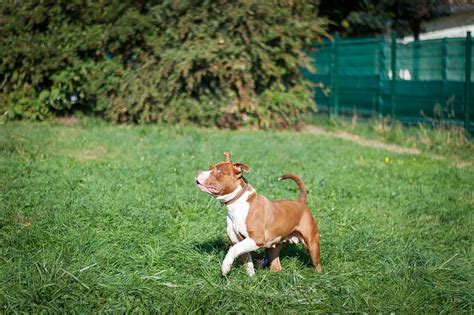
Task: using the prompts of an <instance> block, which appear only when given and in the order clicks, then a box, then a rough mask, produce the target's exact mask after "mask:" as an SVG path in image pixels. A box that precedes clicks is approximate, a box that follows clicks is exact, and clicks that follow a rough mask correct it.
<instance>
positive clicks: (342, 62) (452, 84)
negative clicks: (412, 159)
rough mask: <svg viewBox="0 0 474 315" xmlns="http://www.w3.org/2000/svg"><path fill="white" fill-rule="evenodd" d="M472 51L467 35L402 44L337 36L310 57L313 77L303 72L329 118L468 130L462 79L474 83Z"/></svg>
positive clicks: (470, 86) (473, 97) (473, 110)
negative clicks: (373, 118)
mask: <svg viewBox="0 0 474 315" xmlns="http://www.w3.org/2000/svg"><path fill="white" fill-rule="evenodd" d="M472 47H473V42H472V39H471V37H470V34H469V35H468V36H466V38H444V39H435V40H425V41H416V42H411V43H406V44H404V43H401V42H399V41H397V40H396V39H395V36H392V39H386V38H384V37H377V38H357V39H340V38H339V37H338V36H336V37H335V39H334V40H333V41H328V42H324V43H322V44H320V45H317V46H314V49H313V50H312V51H310V52H309V55H310V57H312V59H313V65H314V66H315V68H316V72H315V73H310V72H308V71H305V76H306V77H307V78H308V79H310V80H311V81H312V82H314V83H315V84H317V86H318V88H316V89H315V99H316V103H317V105H318V108H319V109H320V110H322V111H327V112H329V113H331V114H336V115H337V114H338V113H358V114H364V115H382V116H386V115H390V116H392V117H393V118H395V119H397V120H402V121H406V122H421V121H425V122H426V121H433V119H436V120H437V121H439V120H443V121H446V122H449V123H453V124H464V125H465V127H466V129H470V130H472V129H474V128H473V127H474V126H473V124H474V121H472V119H471V116H474V83H473V82H472V80H470V78H469V76H466V69H469V71H470V73H471V75H470V77H471V78H473V79H474V68H473V67H472V64H474V56H473V54H472ZM394 54H395V58H393V57H394ZM466 54H469V57H468V58H466ZM469 113H470V114H469Z"/></svg>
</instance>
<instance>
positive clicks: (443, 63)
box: [441, 38, 448, 98]
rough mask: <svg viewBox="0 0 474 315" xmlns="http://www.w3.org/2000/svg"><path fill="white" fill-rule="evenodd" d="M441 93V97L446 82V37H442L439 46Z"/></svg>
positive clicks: (444, 92)
mask: <svg viewBox="0 0 474 315" xmlns="http://www.w3.org/2000/svg"><path fill="white" fill-rule="evenodd" d="M441 56H442V59H441V80H442V83H441V95H442V96H443V98H444V97H445V95H446V86H447V82H448V39H447V38H443V41H442V46H441Z"/></svg>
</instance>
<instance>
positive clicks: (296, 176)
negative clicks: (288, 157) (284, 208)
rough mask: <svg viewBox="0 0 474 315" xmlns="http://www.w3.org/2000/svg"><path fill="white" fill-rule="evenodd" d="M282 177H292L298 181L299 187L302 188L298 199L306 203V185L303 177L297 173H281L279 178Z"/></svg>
mask: <svg viewBox="0 0 474 315" xmlns="http://www.w3.org/2000/svg"><path fill="white" fill-rule="evenodd" d="M282 179H292V180H294V181H295V182H296V184H297V185H298V188H299V189H300V195H299V197H298V201H299V202H302V203H304V204H306V187H305V186H304V183H303V180H302V179H301V177H299V176H298V175H296V174H292V173H288V174H284V175H281V176H280V177H279V178H278V180H282Z"/></svg>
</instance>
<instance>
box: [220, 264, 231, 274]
mask: <svg viewBox="0 0 474 315" xmlns="http://www.w3.org/2000/svg"><path fill="white" fill-rule="evenodd" d="M230 268H232V265H231V264H226V263H223V264H222V267H221V269H222V275H223V276H226V275H227V274H228V273H229V271H230Z"/></svg>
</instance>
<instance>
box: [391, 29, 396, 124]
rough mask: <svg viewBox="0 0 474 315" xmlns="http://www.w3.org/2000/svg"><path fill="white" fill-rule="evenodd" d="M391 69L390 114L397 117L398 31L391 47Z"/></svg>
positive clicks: (393, 34)
mask: <svg viewBox="0 0 474 315" xmlns="http://www.w3.org/2000/svg"><path fill="white" fill-rule="evenodd" d="M390 66H391V70H392V79H391V81H390V116H391V118H392V119H395V93H396V82H397V33H396V32H392V49H391V63H390Z"/></svg>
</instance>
